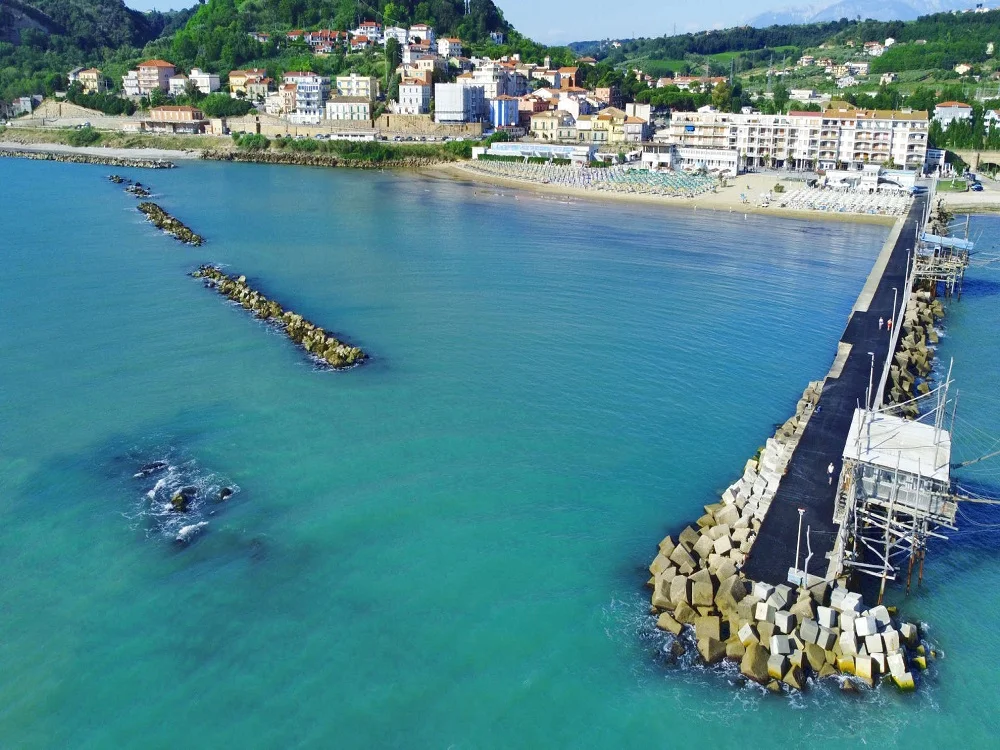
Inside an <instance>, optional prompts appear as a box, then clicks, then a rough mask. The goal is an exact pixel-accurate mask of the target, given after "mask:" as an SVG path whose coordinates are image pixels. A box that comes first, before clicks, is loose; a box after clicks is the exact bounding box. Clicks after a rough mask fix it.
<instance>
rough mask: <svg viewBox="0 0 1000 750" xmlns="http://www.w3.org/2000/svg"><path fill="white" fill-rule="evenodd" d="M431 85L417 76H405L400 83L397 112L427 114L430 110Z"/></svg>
mask: <svg viewBox="0 0 1000 750" xmlns="http://www.w3.org/2000/svg"><path fill="white" fill-rule="evenodd" d="M430 106H431V85H430V84H429V83H425V82H424V81H421V80H418V79H415V78H404V79H403V80H402V81H400V83H399V101H398V102H397V103H396V113H397V114H400V115H425V114H427V112H429V111H430Z"/></svg>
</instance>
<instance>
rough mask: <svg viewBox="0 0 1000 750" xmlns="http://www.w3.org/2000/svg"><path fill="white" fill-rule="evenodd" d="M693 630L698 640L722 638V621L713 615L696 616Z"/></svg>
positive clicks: (719, 639) (718, 639)
mask: <svg viewBox="0 0 1000 750" xmlns="http://www.w3.org/2000/svg"><path fill="white" fill-rule="evenodd" d="M694 632H695V636H696V637H697V638H698V640H699V641H700V640H702V639H704V638H714V639H715V640H717V641H721V640H722V621H721V620H720V619H719V618H718V617H715V616H709V617H697V618H695V621H694Z"/></svg>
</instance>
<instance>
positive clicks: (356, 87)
mask: <svg viewBox="0 0 1000 750" xmlns="http://www.w3.org/2000/svg"><path fill="white" fill-rule="evenodd" d="M336 84H337V96H363V97H365V99H368V100H369V101H375V100H376V99H378V96H379V83H378V78H376V77H375V76H359V75H358V74H357V73H351V74H350V75H349V76H337V78H336Z"/></svg>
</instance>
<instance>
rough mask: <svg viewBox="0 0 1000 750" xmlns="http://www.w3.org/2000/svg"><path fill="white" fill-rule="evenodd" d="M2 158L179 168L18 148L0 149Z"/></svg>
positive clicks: (160, 161)
mask: <svg viewBox="0 0 1000 750" xmlns="http://www.w3.org/2000/svg"><path fill="white" fill-rule="evenodd" d="M0 157H7V158H13V159H34V160H35V161H63V162H69V163H71V164H104V165H107V166H110V167H136V168H139V169H174V168H175V167H176V166H177V165H176V164H174V163H173V162H171V161H165V160H163V159H133V158H131V157H122V156H98V155H96V154H70V153H58V152H54V151H29V150H27V149H16V148H0Z"/></svg>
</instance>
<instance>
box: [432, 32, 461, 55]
mask: <svg viewBox="0 0 1000 750" xmlns="http://www.w3.org/2000/svg"><path fill="white" fill-rule="evenodd" d="M437 51H438V54H439V55H441V57H444V58H449V57H458V56H460V55H461V54H462V40H461V39H456V38H455V37H442V38H441V39H438V40H437Z"/></svg>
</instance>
